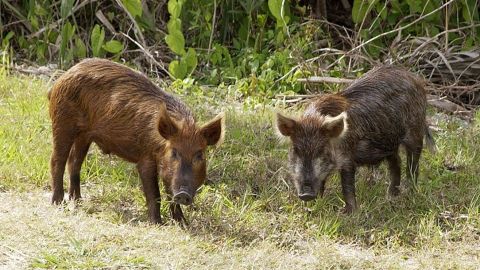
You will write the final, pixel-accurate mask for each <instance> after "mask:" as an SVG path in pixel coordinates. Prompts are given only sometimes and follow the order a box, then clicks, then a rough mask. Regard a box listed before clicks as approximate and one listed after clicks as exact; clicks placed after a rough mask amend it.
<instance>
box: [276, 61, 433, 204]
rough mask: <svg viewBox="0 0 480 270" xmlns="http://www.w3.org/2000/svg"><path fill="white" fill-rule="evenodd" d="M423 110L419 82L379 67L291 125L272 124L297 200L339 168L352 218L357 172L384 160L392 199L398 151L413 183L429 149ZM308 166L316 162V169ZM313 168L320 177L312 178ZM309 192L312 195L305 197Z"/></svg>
mask: <svg viewBox="0 0 480 270" xmlns="http://www.w3.org/2000/svg"><path fill="white" fill-rule="evenodd" d="M426 105H427V102H426V95H425V90H424V87H423V83H422V81H421V80H419V79H418V78H416V77H415V76H414V75H413V74H412V73H410V72H408V71H406V70H403V69H401V68H396V67H392V66H383V67H378V68H375V69H373V70H371V71H369V72H367V73H366V74H365V75H364V76H363V77H361V78H359V79H357V80H355V81H354V82H353V83H352V84H351V85H350V86H348V87H347V88H346V89H344V90H343V91H340V92H339V93H337V94H327V95H322V96H320V97H318V98H316V99H315V100H313V101H312V103H311V104H310V105H309V106H308V107H307V109H306V110H305V112H304V114H303V116H302V117H300V118H299V119H298V120H296V122H295V123H294V124H292V123H291V122H289V121H288V118H282V119H281V121H277V122H278V123H277V124H278V125H279V126H278V128H279V129H281V131H282V132H281V133H282V134H283V135H288V136H289V137H290V139H291V140H290V141H291V142H292V143H291V147H290V155H289V161H290V167H291V168H297V170H296V171H294V172H292V174H293V179H294V182H295V186H296V187H297V192H298V193H299V196H300V194H303V195H304V196H301V198H303V199H307V198H308V199H312V197H314V196H316V195H317V192H318V191H319V190H317V189H315V188H316V187H323V183H324V182H325V180H326V179H319V177H320V176H321V177H325V175H329V173H330V172H331V170H333V168H338V169H339V170H340V175H341V178H342V181H341V182H342V191H343V193H344V199H345V202H346V206H345V211H347V212H351V211H353V210H355V208H356V199H355V171H356V168H357V167H359V166H363V165H370V166H371V165H376V164H379V163H380V162H382V161H384V160H387V162H388V166H389V169H390V175H391V185H390V188H389V192H390V194H391V195H397V194H398V193H399V189H398V186H399V185H400V178H401V170H400V164H401V160H400V157H399V151H398V149H399V146H405V149H406V153H407V162H406V163H407V170H406V172H407V177H408V178H410V179H412V180H416V179H417V177H418V171H419V170H418V161H419V158H420V154H421V151H422V148H423V139H424V137H425V139H426V144H427V146H428V147H432V146H433V145H434V143H433V138H432V136H431V133H430V132H429V130H428V127H427V125H426V122H425V117H426ZM347 116H348V117H347ZM340 120H343V123H342V124H343V125H340V122H339V121H340ZM338 138H341V139H340V140H338ZM332 142H335V143H332ZM432 148H433V147H432ZM312 160H317V161H318V160H320V161H321V162H318V164H315V165H316V167H315V166H313V165H312ZM339 163H341V164H339ZM313 167H315V168H317V169H316V171H322V170H323V172H325V173H317V175H313V174H312V172H313V171H315V170H313V169H312V168H313ZM298 168H302V169H301V170H299V169H298ZM329 170H330V171H329ZM299 171H301V173H299ZM298 187H300V189H298ZM312 187H313V188H314V189H315V190H314V194H311V193H308V192H311V191H312V190H311V189H312ZM303 189H304V190H303ZM305 190H306V191H307V193H308V194H307V195H308V196H305ZM320 191H321V189H320Z"/></svg>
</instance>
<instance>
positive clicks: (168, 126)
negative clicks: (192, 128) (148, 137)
mask: <svg viewBox="0 0 480 270" xmlns="http://www.w3.org/2000/svg"><path fill="white" fill-rule="evenodd" d="M158 132H160V135H162V137H163V138H165V139H166V140H169V139H171V138H172V137H173V136H175V135H176V134H177V132H178V126H177V124H176V123H175V122H174V121H173V120H172V118H170V116H169V115H168V111H167V107H166V106H165V104H163V103H162V105H160V109H159V111H158Z"/></svg>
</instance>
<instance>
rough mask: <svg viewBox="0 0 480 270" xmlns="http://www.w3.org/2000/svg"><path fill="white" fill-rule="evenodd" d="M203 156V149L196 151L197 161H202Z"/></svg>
mask: <svg viewBox="0 0 480 270" xmlns="http://www.w3.org/2000/svg"><path fill="white" fill-rule="evenodd" d="M203 158H204V157H203V151H198V152H197V153H195V161H202V160H203Z"/></svg>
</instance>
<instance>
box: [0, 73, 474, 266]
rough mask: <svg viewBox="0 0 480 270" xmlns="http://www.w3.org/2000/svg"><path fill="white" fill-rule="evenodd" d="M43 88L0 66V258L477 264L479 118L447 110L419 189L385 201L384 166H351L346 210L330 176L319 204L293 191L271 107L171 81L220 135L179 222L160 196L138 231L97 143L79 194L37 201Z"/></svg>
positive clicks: (136, 193) (125, 175)
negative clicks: (353, 193) (157, 210)
mask: <svg viewBox="0 0 480 270" xmlns="http://www.w3.org/2000/svg"><path fill="white" fill-rule="evenodd" d="M47 89H48V87H47V83H46V82H45V81H44V80H42V79H39V78H34V77H23V76H13V75H8V74H7V72H6V71H2V72H1V73H0V115H2V118H1V120H0V149H1V151H0V172H1V173H0V190H1V191H2V193H1V195H0V264H6V265H9V266H11V267H13V268H18V267H20V266H23V267H33V268H76V269H78V268H83V269H89V268H95V267H115V266H118V267H127V268H133V267H136V268H149V267H152V266H157V267H161V268H163V267H173V268H192V267H195V266H199V267H201V268H211V267H212V266H213V267H214V268H215V267H223V268H225V267H233V268H257V267H259V268H285V269H291V268H292V267H300V266H306V267H309V268H312V267H316V268H323V267H327V268H328V267H331V268H350V267H357V268H382V269H384V268H404V267H410V266H411V267H414V268H423V267H433V268H461V269H465V268H472V269H473V268H476V267H477V266H478V264H479V263H480V262H479V261H478V259H479V258H478V256H477V255H478V252H479V250H478V247H479V243H480V230H479V228H480V185H479V183H480V181H479V177H478V175H480V167H479V166H478V164H479V162H480V154H479V153H480V149H479V148H478V147H479V146H480V137H479V136H478V133H479V131H480V125H479V123H480V122H479V120H480V114H478V113H477V116H476V121H475V123H474V124H472V125H471V126H468V127H462V125H461V122H459V121H458V120H456V119H455V118H451V119H450V118H447V119H449V120H448V121H446V120H442V121H440V124H439V127H440V129H441V130H440V131H438V132H436V133H435V138H436V141H437V145H438V153H437V154H431V153H428V152H425V153H424V155H423V159H422V161H421V178H420V179H419V187H418V192H414V191H411V190H410V189H408V187H407V188H404V191H403V192H402V194H401V195H400V196H399V197H398V198H396V199H394V200H393V201H391V200H390V199H388V198H387V196H386V194H387V192H386V190H387V182H388V177H387V172H386V170H385V168H384V167H383V166H382V167H380V169H379V173H378V174H377V175H376V183H374V184H369V183H367V181H365V179H366V178H367V177H368V176H369V174H368V172H367V171H366V170H365V171H363V170H362V171H361V172H360V174H359V178H358V179H359V181H358V182H357V187H358V200H359V203H360V211H358V212H357V213H355V214H353V215H351V216H345V215H343V214H340V213H339V209H340V208H341V207H342V205H343V202H342V199H341V198H342V197H341V191H340V184H339V181H338V176H334V177H333V178H332V179H331V181H330V182H329V183H328V186H327V191H326V194H325V196H324V198H322V199H318V200H316V201H314V202H309V203H303V202H301V201H300V200H298V199H297V198H296V196H295V195H294V193H293V186H292V185H291V184H290V181H289V176H288V173H287V171H286V153H287V147H286V145H282V144H281V143H280V142H279V141H278V140H277V138H276V135H275V134H274V132H273V129H272V116H273V114H274V111H275V110H277V109H282V106H281V104H279V105H278V106H271V105H262V104H261V103H255V104H256V106H248V105H247V106H244V103H242V102H238V101H236V99H237V96H238V92H237V91H238V89H234V88H232V87H226V86H224V87H223V88H218V89H216V91H213V90H212V89H206V88H200V87H197V86H192V85H190V86H189V85H185V84H179V83H176V84H173V85H172V86H170V87H169V88H168V89H169V90H170V91H173V92H176V93H177V94H179V95H181V96H182V98H183V99H184V100H186V102H187V103H188V104H189V105H190V106H191V107H192V108H194V111H195V112H197V113H198V114H199V118H200V119H208V118H209V117H211V116H212V115H214V112H215V111H218V110H220V109H221V110H226V111H227V126H228V132H227V134H226V139H225V143H224V144H223V145H222V146H221V147H220V148H217V149H212V151H211V152H210V154H209V184H208V185H206V186H204V187H203V188H202V189H201V190H200V192H199V194H198V195H197V196H196V198H195V206H193V207H188V208H186V209H185V211H184V212H185V214H186V217H187V219H188V220H189V221H190V225H189V226H188V227H187V228H186V229H185V230H182V229H180V228H179V227H178V226H176V225H175V224H173V222H172V221H171V220H170V218H169V214H168V209H167V207H166V204H165V203H164V204H163V208H162V216H163V217H164V219H165V220H167V221H168V223H167V225H165V226H160V227H157V226H149V225H147V224H146V221H147V217H146V214H145V210H146V209H145V201H144V198H143V194H142V193H141V190H140V187H139V185H140V183H139V180H138V175H137V172H136V171H135V168H134V165H132V164H129V163H127V162H124V161H122V160H120V159H118V158H116V157H114V156H107V155H103V154H101V152H100V151H99V150H98V149H97V148H95V147H93V148H92V149H91V151H90V152H89V154H88V156H87V160H86V163H85V164H84V167H83V170H82V193H83V195H84V199H83V201H82V202H81V203H80V204H77V205H73V204H72V203H69V204H67V205H66V206H64V207H54V206H50V205H49V202H50V195H51V194H50V191H49V188H48V183H49V180H50V175H49V165H48V164H49V157H50V152H51V130H50V122H49V118H48V109H47V99H46V92H47ZM186 93H189V94H188V96H187V95H186ZM215 93H221V94H218V95H216V94H215ZM297 109H298V108H293V110H294V111H296V110H297ZM65 179H66V176H65ZM65 182H67V181H65ZM404 184H405V183H404Z"/></svg>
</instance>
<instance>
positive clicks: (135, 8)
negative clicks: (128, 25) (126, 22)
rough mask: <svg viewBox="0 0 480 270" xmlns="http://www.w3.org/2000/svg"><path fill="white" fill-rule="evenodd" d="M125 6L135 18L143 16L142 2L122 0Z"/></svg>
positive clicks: (138, 0)
mask: <svg viewBox="0 0 480 270" xmlns="http://www.w3.org/2000/svg"><path fill="white" fill-rule="evenodd" d="M122 4H123V6H124V7H125V8H126V9H127V11H128V13H130V15H132V16H133V17H134V18H135V17H136V16H138V17H141V16H142V12H143V10H142V2H140V0H122Z"/></svg>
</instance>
